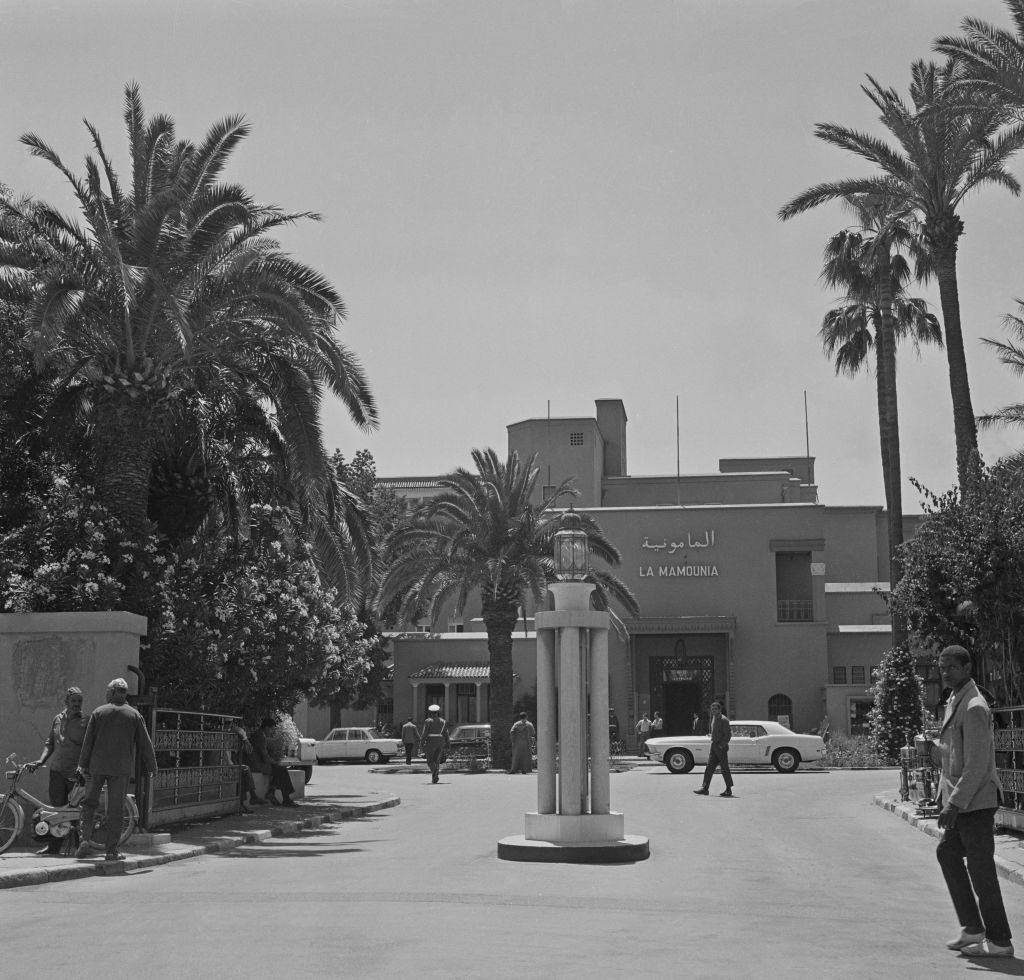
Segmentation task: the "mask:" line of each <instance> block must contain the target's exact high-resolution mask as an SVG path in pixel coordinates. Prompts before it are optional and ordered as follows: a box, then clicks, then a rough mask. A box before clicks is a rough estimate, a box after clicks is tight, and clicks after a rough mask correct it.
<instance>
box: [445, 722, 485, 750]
mask: <svg viewBox="0 0 1024 980" xmlns="http://www.w3.org/2000/svg"><path fill="white" fill-rule="evenodd" d="M490 740H491V726H490V725H489V724H486V725H456V726H455V728H454V729H452V735H451V742H450V745H451V747H452V748H453V749H458V748H475V749H484V750H486V749H487V745H488V743H489V742H490Z"/></svg>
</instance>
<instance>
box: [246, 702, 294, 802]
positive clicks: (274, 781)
mask: <svg viewBox="0 0 1024 980" xmlns="http://www.w3.org/2000/svg"><path fill="white" fill-rule="evenodd" d="M275 728H277V722H276V721H274V719H273V718H264V719H263V721H261V722H260V727H259V728H257V729H256V731H255V732H253V736H252V753H253V754H252V763H251V767H252V770H253V771H254V772H261V773H263V775H264V776H267V777H268V778H269V781H270V782H269V785H268V787H267V799H268V800H269V801H270V802H271V803H273V802H274V796H273V793H274V790H275V789H276V790H280V792H281V805H282V806H298V803H296V802H295V801H294V800H293V799H292V780H291V776H289V775H288V770H287V769H286V768H285V767H284V766H281V765H278V764H277V763H276V762H274V760H273V759H271V758H270V753H269V752H268V751H267V735H268V734H269V733H270V732H272V731H273V730H274V729H275Z"/></svg>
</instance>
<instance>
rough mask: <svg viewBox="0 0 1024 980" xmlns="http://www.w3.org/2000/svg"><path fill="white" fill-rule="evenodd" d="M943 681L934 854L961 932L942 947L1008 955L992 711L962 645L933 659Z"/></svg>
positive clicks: (1010, 953)
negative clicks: (945, 695) (939, 801)
mask: <svg viewBox="0 0 1024 980" xmlns="http://www.w3.org/2000/svg"><path fill="white" fill-rule="evenodd" d="M939 673H940V675H941V677H942V683H943V685H944V686H947V687H949V688H950V690H951V694H950V697H949V700H948V701H947V702H946V709H945V714H944V716H943V719H942V727H941V729H940V730H939V737H938V742H933V743H932V747H931V748H932V761H933V762H934V764H935V765H937V766H941V767H942V776H941V779H940V787H941V799H942V803H943V806H942V811H941V813H940V814H939V827H940V828H941V829H942V830H943V831H944V834H943V837H942V840H941V841H940V842H939V846H938V848H937V849H936V852H935V856H936V857H937V858H938V861H939V866H940V867H941V868H942V874H943V876H944V878H945V879H946V887H947V888H948V889H949V896H950V898H951V899H952V900H953V908H954V909H955V910H956V914H957V918H958V919H959V920H960V930H961V931H960V935H959V936H958V937H957V938H956V939H952V940H950V941H949V942H948V943H947V944H946V945H947V946H948V947H949V948H950V949H953V950H959V951H961V952H962V953H963V954H964V955H965V956H1013V945H1012V944H1011V942H1010V925H1009V923H1008V922H1007V920H1006V911H1005V909H1004V908H1003V896H1002V893H1001V892H1000V890H999V878H998V877H997V875H996V865H995V813H996V807H998V805H999V800H1000V796H1001V793H1002V786H1001V785H1000V783H999V776H998V775H997V773H996V757H995V743H994V739H993V735H992V712H991V710H990V709H989V705H988V702H987V701H986V700H985V698H984V696H983V695H982V693H981V692H980V691H979V690H978V686H977V684H975V683H974V681H973V680H972V679H971V655H970V654H969V653H968V652H967V650H965V649H964V648H963V647H961V646H948V647H946V648H945V649H944V650H943V651H942V652H941V653H940V654H939Z"/></svg>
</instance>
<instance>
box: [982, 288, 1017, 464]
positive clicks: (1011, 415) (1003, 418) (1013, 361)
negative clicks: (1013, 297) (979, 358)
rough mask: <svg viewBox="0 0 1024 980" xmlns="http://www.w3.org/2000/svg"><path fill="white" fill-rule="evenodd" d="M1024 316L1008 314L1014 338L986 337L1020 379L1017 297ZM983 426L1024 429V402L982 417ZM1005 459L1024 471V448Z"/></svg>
mask: <svg viewBox="0 0 1024 980" xmlns="http://www.w3.org/2000/svg"><path fill="white" fill-rule="evenodd" d="M1017 306H1018V309H1019V310H1020V311H1021V312H1020V315H1017V316H1014V315H1013V314H1009V313H1008V314H1007V315H1006V316H1005V317H1004V318H1003V322H1004V323H1005V325H1006V327H1007V329H1008V330H1009V331H1010V333H1011V335H1013V336H1012V338H1011V339H1010V340H1005V341H1001V340H992V339H990V338H988V337H983V338H982V342H983V343H985V344H987V345H988V346H989V347H991V348H992V349H993V350H995V352H996V355H997V357H998V358H999V360H1000V362H1001V363H1003V364H1005V365H1006V366H1007V367H1008V368H1009V369H1010V370H1011V371H1012V372H1013V373H1014V374H1015V375H1016V376H1017V377H1018V378H1021V377H1024V300H1017ZM978 425H979V426H980V427H981V428H989V427H990V426H997V425H1009V426H1015V427H1017V428H1024V402H1018V403H1016V404H1014V405H1005V406H1003V407H1002V408H1000V409H999V410H998V411H996V412H992V413H990V414H988V415H981V416H979V417H978ZM1002 462H1003V463H1004V464H1005V465H1006V466H1008V467H1011V468H1012V469H1014V470H1016V471H1018V472H1020V471H1024V450H1018V451H1017V452H1015V453H1011V454H1010V455H1009V456H1007V457H1006V458H1005V459H1003V460H1002Z"/></svg>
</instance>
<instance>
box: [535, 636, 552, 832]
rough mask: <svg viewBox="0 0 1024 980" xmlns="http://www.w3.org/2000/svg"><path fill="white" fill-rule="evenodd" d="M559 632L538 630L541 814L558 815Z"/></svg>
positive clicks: (539, 799) (538, 781) (538, 743)
mask: <svg viewBox="0 0 1024 980" xmlns="http://www.w3.org/2000/svg"><path fill="white" fill-rule="evenodd" d="M555 735H556V732H555V631H554V630H551V629H547V630H537V812H538V813H554V812H555V803H556V796H555Z"/></svg>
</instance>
